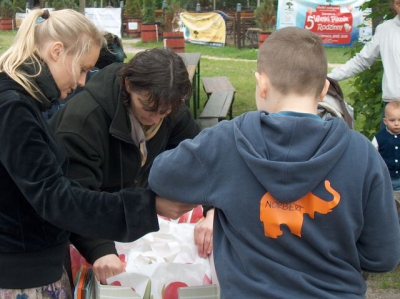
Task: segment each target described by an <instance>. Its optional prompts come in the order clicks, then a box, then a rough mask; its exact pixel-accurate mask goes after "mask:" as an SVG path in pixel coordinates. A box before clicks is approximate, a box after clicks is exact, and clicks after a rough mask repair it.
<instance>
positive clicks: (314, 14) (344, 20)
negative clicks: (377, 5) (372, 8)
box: [277, 0, 372, 46]
mask: <svg viewBox="0 0 400 299" xmlns="http://www.w3.org/2000/svg"><path fill="white" fill-rule="evenodd" d="M363 3H364V0H330V1H326V2H323V1H318V0H279V3H278V12H277V14H278V16H277V28H278V29H279V28H284V27H288V26H296V27H301V28H305V29H308V30H310V31H312V32H314V33H316V34H318V35H319V36H320V37H321V39H322V40H323V42H324V44H325V45H327V46H351V45H352V43H353V42H355V41H358V40H362V41H365V40H367V39H369V38H370V37H371V34H372V29H371V28H372V26H371V25H372V24H371V23H370V22H366V21H365V13H363V12H362V11H361V10H360V9H359V7H360V6H361V5H362V4H363ZM360 24H364V25H366V26H367V27H364V28H362V30H361V32H360V28H358V26H359V25H360Z"/></svg>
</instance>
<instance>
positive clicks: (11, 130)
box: [0, 65, 159, 289]
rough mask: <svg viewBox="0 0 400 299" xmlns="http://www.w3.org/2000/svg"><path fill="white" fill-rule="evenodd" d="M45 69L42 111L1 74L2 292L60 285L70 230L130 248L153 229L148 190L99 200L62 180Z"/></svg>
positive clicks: (51, 85) (62, 155) (52, 91)
mask: <svg viewBox="0 0 400 299" xmlns="http://www.w3.org/2000/svg"><path fill="white" fill-rule="evenodd" d="M43 67H44V68H45V70H44V71H43V72H42V75H41V76H39V77H36V78H35V79H34V80H35V81H34V84H36V85H37V86H38V87H39V88H40V90H42V92H43V93H44V95H45V96H46V98H47V99H46V98H44V97H42V98H41V100H42V103H43V104H40V103H39V102H38V101H36V100H34V99H33V98H32V97H31V96H30V95H29V94H27V92H26V91H25V90H24V89H23V88H22V87H21V86H20V85H18V84H17V83H16V82H15V81H13V80H11V79H10V78H8V77H7V76H6V75H5V74H4V73H0V144H1V150H0V265H1V267H0V288H12V289H14V288H16V289H22V288H32V287H38V286H42V285H46V284H49V283H53V282H55V281H57V280H59V279H60V278H61V275H62V269H63V260H64V256H65V252H66V250H67V248H68V247H67V246H68V242H67V240H68V237H69V231H72V232H75V233H79V234H82V235H88V236H92V237H96V238H104V239H109V240H119V241H122V242H128V241H132V240H135V239H137V238H139V237H141V236H143V235H144V234H146V233H148V232H151V231H156V230H158V228H159V227H158V220H157V214H156V209H155V195H154V193H153V192H151V191H150V190H146V191H145V192H140V195H139V192H138V190H137V189H136V188H135V189H125V190H121V191H120V192H118V193H114V194H111V193H105V192H102V193H99V192H95V191H91V190H87V189H83V188H82V187H81V186H79V184H78V183H76V182H73V181H70V180H68V179H67V178H65V176H64V174H65V171H66V169H67V164H68V162H67V155H66V152H65V149H64V148H63V146H62V144H61V143H60V142H59V141H58V140H57V138H56V135H55V134H54V133H53V132H52V130H51V128H50V127H49V126H48V124H47V123H46V121H45V120H44V118H43V116H42V113H41V112H42V111H43V110H44V109H46V108H47V107H48V106H49V105H50V104H51V101H53V100H54V99H57V98H58V97H59V91H58V89H57V87H56V84H55V82H54V79H53V77H52V76H51V74H50V72H49V71H47V67H46V65H44V66H43ZM26 72H28V73H34V70H28V69H27V70H26ZM49 100H50V102H49ZM44 103H49V105H45V104H44ZM138 195H139V196H138Z"/></svg>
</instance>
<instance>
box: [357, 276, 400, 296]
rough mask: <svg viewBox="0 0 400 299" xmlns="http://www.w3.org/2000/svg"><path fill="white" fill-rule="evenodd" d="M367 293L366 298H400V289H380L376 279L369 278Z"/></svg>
mask: <svg viewBox="0 0 400 299" xmlns="http://www.w3.org/2000/svg"><path fill="white" fill-rule="evenodd" d="M367 285H368V289H367V295H366V297H365V298H366V299H399V298H400V290H396V289H385V290H383V289H378V288H376V286H375V282H374V281H370V280H367Z"/></svg>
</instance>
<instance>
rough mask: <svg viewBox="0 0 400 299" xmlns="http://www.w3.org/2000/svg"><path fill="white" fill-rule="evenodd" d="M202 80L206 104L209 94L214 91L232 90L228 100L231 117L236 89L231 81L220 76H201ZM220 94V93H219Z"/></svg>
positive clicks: (230, 115)
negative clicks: (230, 97)
mask: <svg viewBox="0 0 400 299" xmlns="http://www.w3.org/2000/svg"><path fill="white" fill-rule="evenodd" d="M201 80H202V82H203V89H204V91H205V93H206V94H207V101H206V104H205V105H206V106H207V103H208V101H209V99H210V97H211V95H212V94H213V93H215V92H220V91H230V92H232V93H231V94H232V99H231V100H230V106H229V117H230V118H231V119H232V118H233V117H232V105H233V102H234V101H235V94H236V90H235V88H234V87H233V86H232V84H231V82H230V81H229V79H228V77H225V76H221V77H203V78H202V79H201ZM219 96H221V95H219ZM204 109H205V108H204Z"/></svg>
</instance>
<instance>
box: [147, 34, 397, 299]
mask: <svg viewBox="0 0 400 299" xmlns="http://www.w3.org/2000/svg"><path fill="white" fill-rule="evenodd" d="M326 72H327V60H326V56H325V50H324V45H323V43H322V41H321V39H320V38H319V37H318V36H317V35H316V34H314V33H312V32H310V31H307V30H305V29H301V28H296V27H287V28H284V29H280V30H278V31H276V32H274V33H273V34H272V35H271V36H270V37H269V38H268V39H267V40H266V41H265V42H264V44H263V46H262V47H261V49H260V51H259V55H258V71H257V73H256V74H255V76H256V81H257V87H256V103H257V108H258V111H254V112H248V113H245V114H243V115H241V116H239V117H236V118H235V119H233V120H232V121H223V122H221V123H219V124H218V125H217V126H215V127H213V128H210V129H206V130H204V131H203V132H201V133H200V134H199V135H198V136H197V137H196V138H194V139H192V140H186V141H184V142H182V143H181V144H180V145H179V146H178V147H177V148H176V149H174V150H171V151H167V152H164V153H162V154H160V155H159V156H158V157H157V158H156V160H155V161H154V164H153V167H152V169H151V172H150V177H149V184H150V187H151V188H152V189H153V190H154V192H155V193H157V194H158V195H160V196H162V197H165V198H168V199H171V200H176V201H179V202H187V203H193V204H208V205H212V206H215V207H216V209H215V218H214V234H213V236H214V241H213V242H214V245H213V248H214V256H215V267H216V270H217V275H218V280H219V283H220V288H221V298H282V299H283V298H307V299H309V298H324V299H329V298H365V293H366V288H367V286H366V283H365V281H364V278H363V276H362V274H361V272H362V271H367V272H386V271H391V270H392V269H394V268H395V267H396V265H397V264H398V263H399V259H400V228H399V223H398V219H397V213H396V209H395V203H394V198H393V192H392V187H391V181H390V176H389V172H388V170H387V167H386V165H385V163H384V161H383V160H382V158H381V157H380V155H379V153H378V152H377V151H376V149H375V148H374V147H373V145H372V144H371V143H370V141H369V140H368V139H367V138H365V137H364V136H363V135H361V134H359V133H357V132H355V131H353V130H350V129H349V127H348V126H347V125H346V123H345V122H344V121H343V120H341V119H339V118H332V119H329V120H326V121H325V120H322V119H320V118H319V117H318V116H317V115H316V114H317V104H318V101H321V100H322V99H323V98H324V96H325V94H326V92H327V90H328V87H329V82H328V81H327V80H326Z"/></svg>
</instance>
